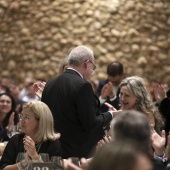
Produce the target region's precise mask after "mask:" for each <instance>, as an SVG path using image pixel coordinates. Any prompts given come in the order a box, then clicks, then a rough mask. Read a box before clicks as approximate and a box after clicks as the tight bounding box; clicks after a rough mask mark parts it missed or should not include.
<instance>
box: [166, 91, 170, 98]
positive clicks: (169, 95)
mask: <svg viewBox="0 0 170 170" xmlns="http://www.w3.org/2000/svg"><path fill="white" fill-rule="evenodd" d="M166 95H167V97H168V98H170V90H168V91H167V92H166Z"/></svg>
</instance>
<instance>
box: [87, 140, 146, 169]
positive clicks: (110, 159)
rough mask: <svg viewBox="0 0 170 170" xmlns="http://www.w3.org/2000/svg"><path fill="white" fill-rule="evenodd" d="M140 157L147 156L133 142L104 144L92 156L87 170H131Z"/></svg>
mask: <svg viewBox="0 0 170 170" xmlns="http://www.w3.org/2000/svg"><path fill="white" fill-rule="evenodd" d="M140 156H146V158H148V160H149V156H148V154H147V153H146V152H145V151H144V150H143V149H142V148H141V147H140V146H139V144H137V143H135V142H134V141H130V140H125V141H114V142H111V143H106V144H105V145H103V147H102V148H100V149H99V150H98V151H97V152H96V154H95V155H94V158H93V160H92V161H91V163H90V164H89V167H88V168H87V170H104V169H106V170H113V169H114V170H131V169H133V168H134V166H135V165H136V162H137V161H138V160H139V157H140Z"/></svg>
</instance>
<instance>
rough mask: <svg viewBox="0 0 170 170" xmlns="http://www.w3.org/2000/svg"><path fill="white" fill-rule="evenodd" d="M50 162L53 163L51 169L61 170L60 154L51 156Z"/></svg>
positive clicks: (61, 160)
mask: <svg viewBox="0 0 170 170" xmlns="http://www.w3.org/2000/svg"><path fill="white" fill-rule="evenodd" d="M51 162H53V164H54V168H53V170H62V167H63V159H62V158H61V157H60V156H52V157H51Z"/></svg>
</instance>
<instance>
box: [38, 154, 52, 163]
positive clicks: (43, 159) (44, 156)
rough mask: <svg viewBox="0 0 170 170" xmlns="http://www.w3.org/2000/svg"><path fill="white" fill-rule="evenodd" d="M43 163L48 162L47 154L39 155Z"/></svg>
mask: <svg viewBox="0 0 170 170" xmlns="http://www.w3.org/2000/svg"><path fill="white" fill-rule="evenodd" d="M39 155H40V156H41V159H42V161H43V162H50V158H49V154H48V153H39Z"/></svg>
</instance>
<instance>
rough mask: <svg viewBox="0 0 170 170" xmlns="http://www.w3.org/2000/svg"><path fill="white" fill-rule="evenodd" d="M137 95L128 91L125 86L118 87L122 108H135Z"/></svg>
mask: <svg viewBox="0 0 170 170" xmlns="http://www.w3.org/2000/svg"><path fill="white" fill-rule="evenodd" d="M136 101H137V97H136V96H135V95H134V94H132V93H131V92H130V90H129V89H128V88H127V86H122V87H121V88H120V102H121V106H122V109H123V110H129V109H135V107H136Z"/></svg>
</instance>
